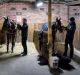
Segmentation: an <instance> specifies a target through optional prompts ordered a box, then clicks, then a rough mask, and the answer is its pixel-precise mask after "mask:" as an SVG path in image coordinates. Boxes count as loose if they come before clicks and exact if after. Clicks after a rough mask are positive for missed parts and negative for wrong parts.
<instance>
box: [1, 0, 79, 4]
mask: <svg viewBox="0 0 80 75" xmlns="http://www.w3.org/2000/svg"><path fill="white" fill-rule="evenodd" d="M35 1H36V0H0V3H7V2H35ZM42 1H44V2H48V0H42ZM52 2H58V3H59V2H66V3H68V4H69V3H70V4H75V3H76V4H77V3H80V0H52Z"/></svg>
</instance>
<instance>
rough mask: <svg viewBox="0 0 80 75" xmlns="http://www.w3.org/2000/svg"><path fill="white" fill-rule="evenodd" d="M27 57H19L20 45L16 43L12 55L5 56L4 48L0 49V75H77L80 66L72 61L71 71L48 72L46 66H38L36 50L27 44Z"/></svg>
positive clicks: (32, 45)
mask: <svg viewBox="0 0 80 75" xmlns="http://www.w3.org/2000/svg"><path fill="white" fill-rule="evenodd" d="M27 44H28V55H27V56H23V57H22V56H19V54H20V53H21V52H22V46H21V44H20V43H16V47H15V49H14V53H11V52H9V53H8V54H6V53H5V52H6V46H5V45H3V46H2V48H0V75H76V74H77V75H79V72H80V65H79V64H77V63H76V62H74V61H72V62H71V64H72V65H73V66H74V67H75V69H73V70H71V71H70V70H64V69H60V70H58V71H54V70H53V71H52V72H51V71H50V69H49V67H48V66H47V65H45V66H40V65H39V64H38V61H37V55H38V53H37V50H36V49H35V46H34V44H33V43H30V42H28V43H27ZM1 52H2V53H3V54H2V53H1Z"/></svg>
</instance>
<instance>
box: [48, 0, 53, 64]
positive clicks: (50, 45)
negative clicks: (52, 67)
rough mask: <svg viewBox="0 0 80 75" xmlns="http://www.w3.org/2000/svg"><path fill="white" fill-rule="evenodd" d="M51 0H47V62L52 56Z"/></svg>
mask: <svg viewBox="0 0 80 75" xmlns="http://www.w3.org/2000/svg"><path fill="white" fill-rule="evenodd" d="M51 20H52V15H51V0H48V51H49V64H50V57H51V56H52V26H51Z"/></svg>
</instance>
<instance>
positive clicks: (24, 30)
mask: <svg viewBox="0 0 80 75" xmlns="http://www.w3.org/2000/svg"><path fill="white" fill-rule="evenodd" d="M18 28H19V29H20V30H21V36H22V41H21V42H22V46H23V49H24V51H23V52H22V53H21V54H22V55H23V56H25V55H27V45H26V41H27V36H28V25H27V19H25V18H24V19H23V25H22V26H20V25H18Z"/></svg>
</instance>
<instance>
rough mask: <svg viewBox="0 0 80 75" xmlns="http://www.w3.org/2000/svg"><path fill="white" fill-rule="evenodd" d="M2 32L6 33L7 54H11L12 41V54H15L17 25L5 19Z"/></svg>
mask: <svg viewBox="0 0 80 75" xmlns="http://www.w3.org/2000/svg"><path fill="white" fill-rule="evenodd" d="M2 31H3V32H4V33H5V37H6V42H7V53H8V52H9V43H10V41H11V44H12V48H11V50H12V53H13V48H14V46H15V34H16V28H15V23H14V22H11V21H10V20H9V18H8V17H7V18H4V22H3V27H2Z"/></svg>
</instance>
